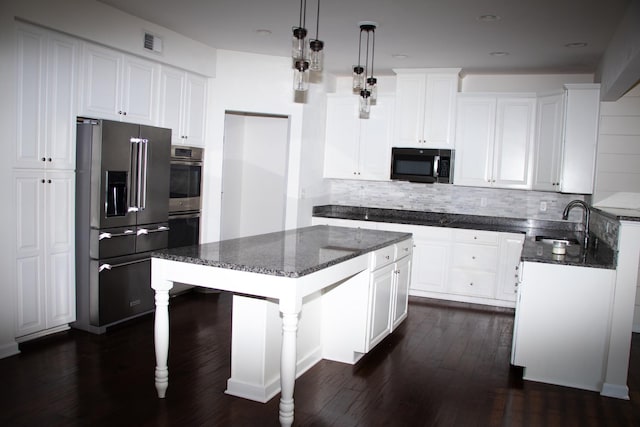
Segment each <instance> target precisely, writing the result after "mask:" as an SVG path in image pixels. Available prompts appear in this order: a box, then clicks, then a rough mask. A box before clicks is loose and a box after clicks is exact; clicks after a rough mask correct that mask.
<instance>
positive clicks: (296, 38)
mask: <svg viewBox="0 0 640 427" xmlns="http://www.w3.org/2000/svg"><path fill="white" fill-rule="evenodd" d="M306 36H307V29H306V28H302V27H294V28H293V37H292V39H291V57H292V58H293V60H294V65H295V61H296V60H298V59H306V58H305V46H304V45H305V37H306Z"/></svg>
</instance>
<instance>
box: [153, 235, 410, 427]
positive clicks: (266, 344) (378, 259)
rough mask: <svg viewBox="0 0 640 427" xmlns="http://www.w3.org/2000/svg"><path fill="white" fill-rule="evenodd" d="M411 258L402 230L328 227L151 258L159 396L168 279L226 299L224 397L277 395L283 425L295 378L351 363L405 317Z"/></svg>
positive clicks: (163, 379) (288, 418) (163, 382)
mask: <svg viewBox="0 0 640 427" xmlns="http://www.w3.org/2000/svg"><path fill="white" fill-rule="evenodd" d="M411 255H412V239H411V234H410V233H401V232H388V231H378V230H362V229H356V228H342V227H331V226H313V227H306V228H300V229H294V230H288V231H283V232H276V233H269V234H263V235H258V236H251V237H246V238H239V239H233V240H225V241H221V242H215V243H208V244H203V245H196V246H188V247H183V248H175V249H169V250H164V251H160V252H155V253H154V254H153V258H152V264H151V270H152V282H151V287H152V288H153V289H154V290H155V293H156V297H155V301H156V314H155V327H154V328H155V330H154V333H155V350H156V370H155V384H156V389H157V391H158V396H159V397H160V398H164V397H165V394H166V390H167V387H168V367H167V358H168V351H169V310H168V305H169V290H170V289H171V288H172V286H173V282H174V281H175V282H181V283H187V284H192V285H196V286H202V287H206V288H212V289H220V290H225V291H230V292H233V293H234V297H233V314H232V315H233V319H232V324H233V327H232V337H231V340H232V344H231V378H229V380H228V382H227V390H226V393H228V394H232V395H235V396H239V397H244V398H248V399H252V400H257V401H261V402H266V401H267V400H269V399H270V398H272V397H273V396H275V395H276V394H277V393H278V392H279V391H280V392H281V398H280V422H281V424H282V425H283V426H289V425H291V424H292V423H293V411H294V403H293V391H294V383H295V379H296V377H297V376H299V375H301V374H302V373H304V372H305V371H306V370H307V369H309V368H310V367H312V366H313V365H314V364H315V363H317V362H318V361H319V360H321V359H330V360H337V361H341V362H346V363H355V362H356V361H357V360H359V358H360V357H361V356H362V355H363V354H364V353H366V352H368V351H369V350H370V349H372V348H373V347H374V346H375V345H376V344H377V343H378V342H380V341H381V340H382V339H383V338H384V337H385V336H387V335H388V334H389V333H391V332H392V331H393V330H394V328H396V327H397V326H398V325H399V324H400V323H401V322H402V321H403V320H404V319H405V318H406V316H407V300H408V289H409V278H410V269H411ZM280 325H281V327H280ZM278 359H279V360H278Z"/></svg>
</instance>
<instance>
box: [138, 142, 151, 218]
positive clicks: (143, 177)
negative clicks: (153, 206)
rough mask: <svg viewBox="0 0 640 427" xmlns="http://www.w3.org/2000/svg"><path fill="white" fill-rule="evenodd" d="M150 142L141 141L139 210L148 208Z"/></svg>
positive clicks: (139, 156)
mask: <svg viewBox="0 0 640 427" xmlns="http://www.w3.org/2000/svg"><path fill="white" fill-rule="evenodd" d="M148 150H149V140H148V139H141V140H140V145H139V153H138V209H140V210H142V211H143V210H145V208H146V207H147V169H148V168H147V165H148V163H149V158H148V156H149V151H148Z"/></svg>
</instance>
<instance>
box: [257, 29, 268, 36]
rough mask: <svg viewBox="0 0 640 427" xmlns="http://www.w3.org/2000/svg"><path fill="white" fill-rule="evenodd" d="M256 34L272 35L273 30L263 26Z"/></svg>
mask: <svg viewBox="0 0 640 427" xmlns="http://www.w3.org/2000/svg"><path fill="white" fill-rule="evenodd" d="M256 34H257V35H259V36H263V37H264V36H270V35H271V30H267V29H265V28H261V29H259V30H256Z"/></svg>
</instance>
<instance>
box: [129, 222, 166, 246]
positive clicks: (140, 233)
mask: <svg viewBox="0 0 640 427" xmlns="http://www.w3.org/2000/svg"><path fill="white" fill-rule="evenodd" d="M136 234H137V240H136V252H137V253H143V252H149V251H156V250H160V249H166V248H167V245H168V243H169V223H167V222H165V223H162V224H150V225H139V226H138V228H137V230H136Z"/></svg>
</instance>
